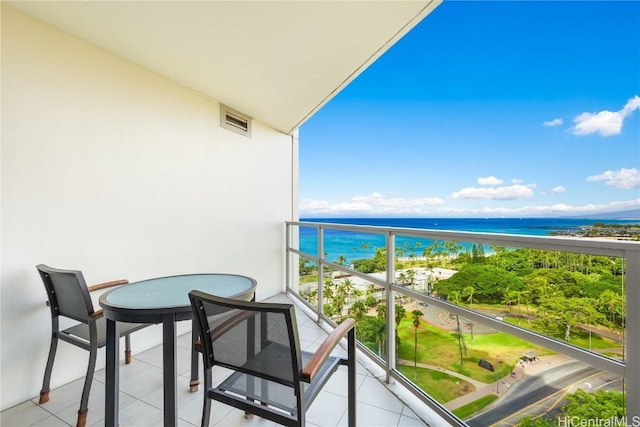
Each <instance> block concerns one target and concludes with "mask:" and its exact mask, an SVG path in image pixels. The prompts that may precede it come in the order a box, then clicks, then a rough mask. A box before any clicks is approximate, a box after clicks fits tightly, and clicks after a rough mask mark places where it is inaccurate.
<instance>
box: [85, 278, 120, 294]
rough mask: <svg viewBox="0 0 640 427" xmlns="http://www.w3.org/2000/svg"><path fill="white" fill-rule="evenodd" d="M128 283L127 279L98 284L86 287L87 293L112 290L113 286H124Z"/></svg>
mask: <svg viewBox="0 0 640 427" xmlns="http://www.w3.org/2000/svg"><path fill="white" fill-rule="evenodd" d="M128 283H129V281H128V280H127V279H121V280H112V281H111V282H105V283H98V284H97V285H91V286H87V289H89V292H93V291H97V290H98V289H105V288H112V287H114V286H120V285H126V284H128Z"/></svg>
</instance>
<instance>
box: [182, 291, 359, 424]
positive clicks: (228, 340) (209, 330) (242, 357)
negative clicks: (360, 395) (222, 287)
mask: <svg viewBox="0 0 640 427" xmlns="http://www.w3.org/2000/svg"><path fill="white" fill-rule="evenodd" d="M189 298H190V300H191V306H192V308H193V313H194V318H195V319H196V325H197V328H198V332H199V335H200V337H201V341H202V352H203V364H204V368H205V375H204V384H205V391H204V404H203V408H202V427H207V426H208V425H209V417H210V413H211V400H216V401H219V402H222V403H224V404H226V405H230V406H233V407H235V408H238V409H240V410H242V411H244V412H245V416H246V417H250V416H252V415H253V414H255V415H258V416H260V417H263V418H266V419H268V420H270V421H273V422H275V423H278V424H281V425H287V426H304V425H305V412H306V411H307V409H308V408H309V406H310V405H311V403H312V402H313V400H314V399H315V398H316V396H317V395H318V393H319V391H320V390H321V389H322V387H323V386H324V384H325V383H326V382H327V380H328V379H329V378H330V376H331V375H332V374H333V373H334V372H335V371H336V370H337V369H338V367H339V366H341V365H346V366H347V372H348V375H347V376H348V381H347V382H348V385H347V396H348V404H347V405H348V413H349V420H348V425H349V426H352V427H353V426H355V423H356V402H355V321H354V320H353V319H347V320H345V321H344V322H343V323H341V324H340V325H339V326H338V327H336V328H335V329H334V330H333V332H332V333H331V334H329V335H328V336H327V338H326V339H325V341H324V342H323V343H322V344H321V345H320V347H318V349H317V351H316V352H315V353H308V352H304V351H301V350H300V343H299V339H298V328H297V325H296V317H295V310H294V307H293V305H291V304H278V303H265V302H253V301H238V300H233V299H227V298H221V297H216V296H213V295H209V294H206V293H203V292H199V291H191V292H190V293H189ZM344 337H346V338H347V357H336V356H331V352H332V350H333V349H334V348H335V346H336V345H337V344H338V343H339V342H340V340H341V339H342V338H344ZM214 366H221V367H224V368H227V369H229V370H230V371H231V374H230V375H228V376H227V377H226V378H225V379H223V380H222V382H220V383H219V384H217V385H216V386H212V368H213V367H214ZM223 371H224V370H223Z"/></svg>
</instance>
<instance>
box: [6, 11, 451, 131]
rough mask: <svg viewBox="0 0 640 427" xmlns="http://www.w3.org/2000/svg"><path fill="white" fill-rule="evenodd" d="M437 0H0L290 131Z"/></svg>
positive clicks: (265, 121)
mask: <svg viewBox="0 0 640 427" xmlns="http://www.w3.org/2000/svg"><path fill="white" fill-rule="evenodd" d="M441 1H442V0H423V1H418V0H415V1H400V0H390V1H357V0H354V1H264V0H263V1H212V0H208V1H12V2H8V3H10V4H11V5H12V6H13V7H15V8H17V9H18V10H20V11H22V12H23V13H25V14H27V15H30V16H32V17H34V18H37V19H40V20H42V21H45V22H47V23H49V24H50V25H52V26H55V27H58V28H60V29H61V30H64V31H66V32H68V33H70V34H72V35H74V36H76V37H78V38H80V39H83V40H85V41H87V42H89V43H92V44H94V45H96V46H99V47H101V48H103V49H106V50H108V51H111V52H113V53H114V54H116V55H119V56H121V57H124V58H126V59H128V60H130V61H131V62H134V63H136V64H139V65H140V66H143V67H145V68H148V69H150V70H153V71H155V72H157V73H158V74H161V75H163V76H165V77H167V78H169V79H171V80H173V81H175V82H177V83H179V84H181V85H184V86H186V87H189V88H191V89H192V90H194V91H196V92H198V93H200V94H202V95H204V96H206V97H208V98H212V99H215V100H217V101H220V102H222V103H224V104H226V105H228V106H230V107H231V108H234V109H236V110H238V111H240V112H242V113H245V114H247V115H249V116H251V117H253V118H254V119H256V120H259V121H261V122H263V123H265V124H267V125H269V126H271V127H273V128H274V129H277V130H279V131H281V132H284V133H291V132H293V131H294V130H295V129H297V128H298V127H299V126H300V125H301V124H302V123H303V122H304V121H305V120H306V119H307V118H309V117H310V116H311V115H313V114H314V113H315V112H316V111H317V110H318V109H319V108H321V107H322V105H324V104H325V103H326V102H327V101H328V100H330V99H331V98H332V97H333V96H334V95H335V94H337V93H338V92H339V91H340V90H341V89H342V88H343V87H344V86H345V85H347V84H348V83H349V82H350V81H351V80H352V79H354V78H355V77H356V76H357V75H358V74H359V73H361V72H362V71H363V70H364V69H365V68H366V67H367V66H368V65H369V64H371V63H372V62H373V61H374V60H375V59H376V58H378V57H379V56H380V55H381V54H382V53H384V52H385V51H386V50H387V49H388V48H389V47H391V46H392V45H393V44H394V43H395V42H396V41H397V40H399V39H400V38H401V37H402V36H403V35H404V34H406V32H408V31H409V30H410V29H411V28H413V27H414V26H415V25H416V24H417V23H418V22H420V21H421V20H422V19H423V18H424V17H425V16H427V15H428V14H429V13H430V12H431V11H432V10H433V9H435V7H436V6H437V5H438V4H440V2H441Z"/></svg>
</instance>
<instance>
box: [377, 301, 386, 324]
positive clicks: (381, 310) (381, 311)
mask: <svg viewBox="0 0 640 427" xmlns="http://www.w3.org/2000/svg"><path fill="white" fill-rule="evenodd" d="M376 313H377V315H378V319H380V320H385V319H386V318H387V306H386V305H384V304H380V305H379V306H377V307H376Z"/></svg>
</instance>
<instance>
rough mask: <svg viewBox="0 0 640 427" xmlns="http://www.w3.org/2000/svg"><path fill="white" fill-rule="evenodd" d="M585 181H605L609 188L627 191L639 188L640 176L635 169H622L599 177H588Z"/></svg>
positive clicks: (604, 173)
mask: <svg viewBox="0 0 640 427" xmlns="http://www.w3.org/2000/svg"><path fill="white" fill-rule="evenodd" d="M587 181H590V182H593V181H605V183H606V184H607V185H608V186H609V187H613V188H623V189H629V188H636V187H640V174H638V169H636V168H632V169H625V168H622V169H620V170H618V171H606V172H603V173H601V174H600V175H593V176H590V177H588V178H587Z"/></svg>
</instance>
